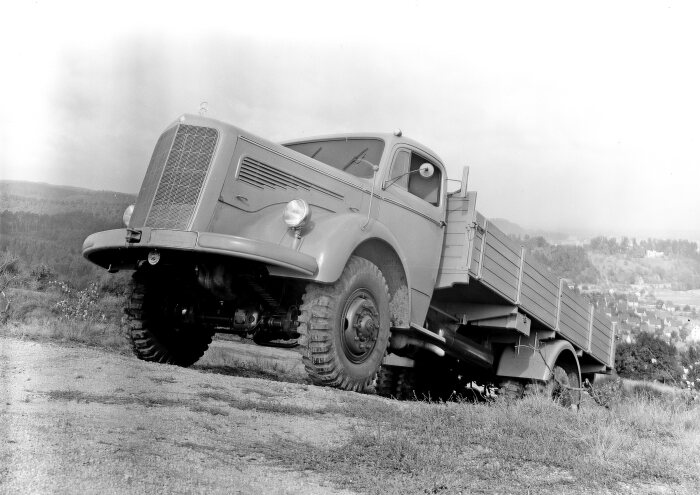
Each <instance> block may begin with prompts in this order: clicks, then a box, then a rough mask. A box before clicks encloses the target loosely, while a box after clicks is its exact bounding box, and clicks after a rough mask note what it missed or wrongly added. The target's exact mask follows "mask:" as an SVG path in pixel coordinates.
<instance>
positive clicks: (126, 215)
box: [122, 205, 134, 227]
mask: <svg viewBox="0 0 700 495" xmlns="http://www.w3.org/2000/svg"><path fill="white" fill-rule="evenodd" d="M132 213H134V205H129V206H127V207H126V210H124V215H123V216H122V220H124V226H125V227H128V226H129V220H131V214H132Z"/></svg>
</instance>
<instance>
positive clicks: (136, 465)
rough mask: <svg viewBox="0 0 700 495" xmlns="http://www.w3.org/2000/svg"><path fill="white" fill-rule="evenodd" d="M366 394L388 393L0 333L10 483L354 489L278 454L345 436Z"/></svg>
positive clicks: (3, 457)
mask: <svg viewBox="0 0 700 495" xmlns="http://www.w3.org/2000/svg"><path fill="white" fill-rule="evenodd" d="M237 346H242V347H241V348H240V349H238V350H239V351H241V353H242V354H243V355H245V352H246V347H247V346H245V345H244V344H237V343H224V344H219V345H218V347H220V349H219V350H218V351H216V348H215V349H214V352H221V348H231V347H237ZM280 353H282V354H280ZM264 356H266V358H268V359H279V360H280V362H286V364H287V365H288V366H291V367H292V368H294V367H295V366H298V359H297V357H296V356H297V355H295V354H294V353H291V352H290V351H280V350H276V349H270V350H268V352H267V353H266V354H264ZM295 371H296V372H300V369H299V368H298V367H297V368H295V369H292V374H294V372H295ZM356 400H382V399H379V398H376V397H368V396H360V395H358V394H351V393H345V392H339V391H336V390H329V389H323V388H318V387H314V386H309V385H306V384H303V383H288V382H274V381H269V380H262V379H258V378H242V377H236V376H224V375H221V374H216V373H210V372H206V371H205V370H201V369H199V370H198V369H182V368H177V367H173V366H166V365H158V364H151V363H145V362H140V361H138V360H136V359H135V358H132V357H128V356H121V355H117V354H112V353H108V352H103V351H100V350H95V349H90V348H79V347H62V346H58V345H55V344H50V343H36V342H27V341H20V340H16V339H9V338H2V337H0V492H1V493H49V492H50V493H98V492H99V493H126V492H128V493H146V492H148V493H173V492H176V493H192V492H202V493H273V494H276V493H279V494H285V493H304V494H313V493H318V494H321V493H324V494H325V493H351V492H347V491H343V490H338V489H336V488H334V487H333V485H332V480H331V479H324V478H323V477H321V476H320V475H319V474H317V473H313V472H311V471H303V472H297V471H290V470H288V469H286V468H283V467H281V466H280V464H279V463H276V462H275V461H274V460H272V459H271V458H270V457H274V456H270V455H269V454H270V453H271V452H275V451H276V450H275V449H278V448H279V446H281V445H284V444H285V442H297V443H298V442H305V443H308V444H311V445H315V446H318V447H324V446H326V447H327V446H331V445H338V444H340V443H342V442H343V441H344V439H346V438H347V431H348V429H349V428H350V427H351V426H352V421H353V420H351V419H348V418H347V417H345V416H343V415H342V414H338V413H334V412H330V413H329V412H328V405H329V404H336V405H341V406H342V404H343V403H347V402H348V401H356ZM324 409H325V411H323V413H322V414H319V412H321V411H322V410H324ZM288 410H289V411H294V412H295V413H294V414H293V415H290V414H285V413H286V412H287V411H288ZM306 410H308V414H305V412H306ZM277 452H279V450H277ZM266 453H267V454H268V455H266Z"/></svg>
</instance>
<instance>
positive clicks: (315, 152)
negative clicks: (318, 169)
mask: <svg viewBox="0 0 700 495" xmlns="http://www.w3.org/2000/svg"><path fill="white" fill-rule="evenodd" d="M322 149H323V146H319V147H318V149H317V150H316V151H314V154H313V155H311V158H316V155H318V154H319V153H320V152H321V150H322Z"/></svg>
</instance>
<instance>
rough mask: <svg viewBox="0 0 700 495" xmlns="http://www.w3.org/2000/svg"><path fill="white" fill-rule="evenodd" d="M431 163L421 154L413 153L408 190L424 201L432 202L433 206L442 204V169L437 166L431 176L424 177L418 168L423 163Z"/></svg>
mask: <svg viewBox="0 0 700 495" xmlns="http://www.w3.org/2000/svg"><path fill="white" fill-rule="evenodd" d="M426 162H427V163H431V162H430V161H429V160H426V159H425V158H423V157H422V156H420V155H417V154H415V153H411V162H410V169H409V170H410V172H412V173H411V174H409V175H407V177H408V192H410V193H411V194H413V195H414V196H418V197H419V198H420V199H422V200H423V201H426V202H428V203H430V204H431V205H433V206H438V205H439V204H440V185H441V184H442V176H441V174H440V169H439V168H437V167H435V165H434V164H432V163H431V165H433V167H435V172H434V173H433V175H432V176H431V177H427V178H426V177H423V176H422V175H421V174H420V173H419V172H418V169H419V168H420V166H421V165H422V164H423V163H426Z"/></svg>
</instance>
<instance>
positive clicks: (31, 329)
mask: <svg viewBox="0 0 700 495" xmlns="http://www.w3.org/2000/svg"><path fill="white" fill-rule="evenodd" d="M8 294H9V297H10V299H11V306H10V310H9V314H8V318H7V321H5V322H4V323H0V335H5V336H8V337H15V338H21V339H29V340H40V341H46V340H48V341H54V342H60V343H77V344H83V345H89V346H93V347H102V348H106V349H108V350H112V351H117V352H122V353H125V352H129V349H130V346H129V344H128V341H127V339H126V336H125V334H124V330H123V328H122V326H121V322H120V321H119V320H118V319H116V318H115V317H113V316H112V317H110V318H105V319H100V320H95V319H85V320H83V319H75V318H72V319H69V318H61V317H59V316H57V315H56V314H55V312H54V310H52V308H54V307H55V306H56V304H57V303H58V302H59V301H60V300H61V299H62V295H61V294H60V293H58V292H56V291H34V290H24V289H11V290H8ZM99 304H100V307H101V308H103V309H104V310H105V311H106V312H107V313H108V314H110V315H113V314H115V313H117V314H119V313H121V307H122V305H123V301H122V300H121V299H120V298H117V297H115V296H111V295H107V296H105V297H103V298H102V299H101V300H100V301H99Z"/></svg>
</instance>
